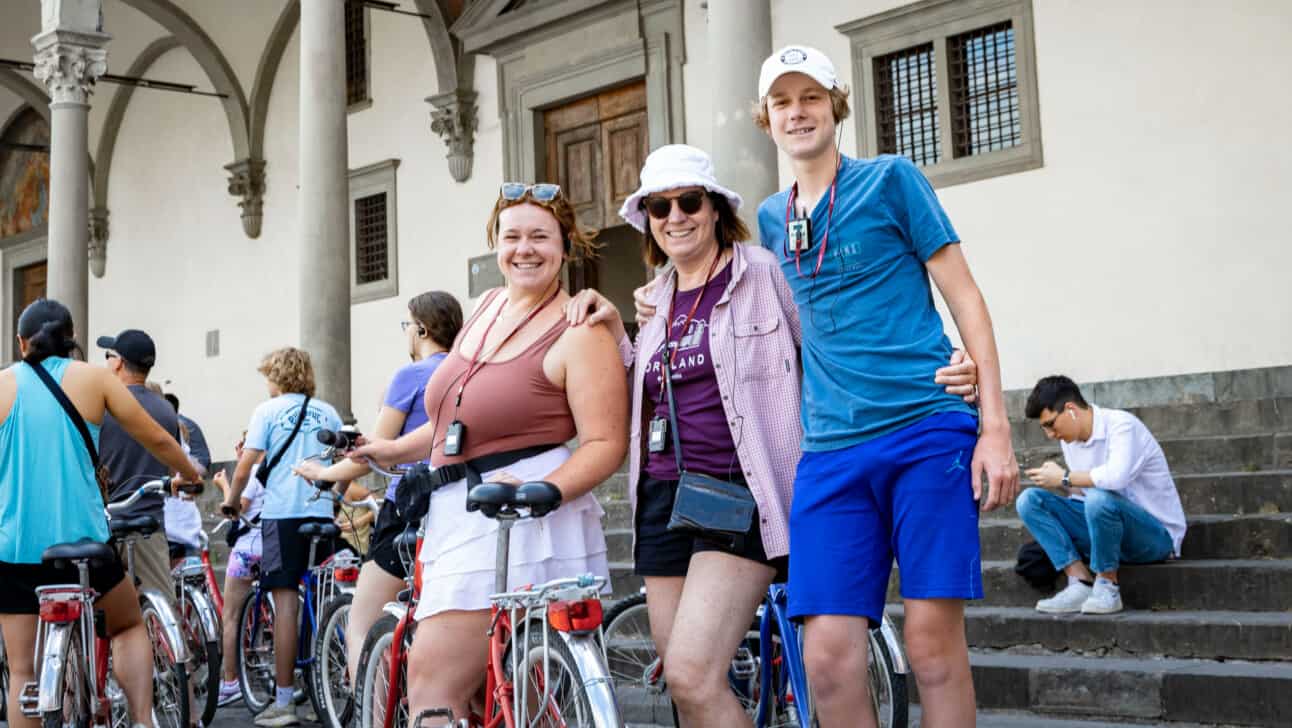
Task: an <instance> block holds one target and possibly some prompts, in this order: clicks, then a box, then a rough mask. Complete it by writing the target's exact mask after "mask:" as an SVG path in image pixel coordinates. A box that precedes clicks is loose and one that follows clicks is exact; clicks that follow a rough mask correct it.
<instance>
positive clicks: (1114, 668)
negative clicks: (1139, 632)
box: [970, 651, 1292, 726]
mask: <svg viewBox="0 0 1292 728" xmlns="http://www.w3.org/2000/svg"><path fill="white" fill-rule="evenodd" d="M970 662H971V664H972V665H973V675H974V689H975V691H976V693H977V703H978V706H979V708H981V709H987V710H1025V711H1029V712H1032V713H1037V714H1043V715H1049V716H1053V717H1080V718H1087V719H1103V720H1106V721H1107V720H1117V721H1121V720H1135V721H1155V722H1156V721H1192V722H1197V723H1224V724H1227V725H1248V726H1287V725H1288V716H1289V715H1292V665H1289V664H1286V663H1270V662H1265V663H1256V662H1216V661H1211V660H1179V659H1125V658H1116V657H1074V656H1068V655H1050V654H1044V655H1026V654H1013V653H988V652H980V651H973V652H971V654H970ZM1027 725H1031V724H1027Z"/></svg>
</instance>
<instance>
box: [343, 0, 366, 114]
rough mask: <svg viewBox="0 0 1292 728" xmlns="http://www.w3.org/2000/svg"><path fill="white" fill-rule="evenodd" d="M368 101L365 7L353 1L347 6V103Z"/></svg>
mask: <svg viewBox="0 0 1292 728" xmlns="http://www.w3.org/2000/svg"><path fill="white" fill-rule="evenodd" d="M367 100H368V35H367V33H366V32H365V28H364V7H363V3H361V2H354V1H353V0H351V1H350V2H347V3H346V4H345V102H346V104H357V103H360V102H362V101H367Z"/></svg>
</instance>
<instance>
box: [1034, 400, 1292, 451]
mask: <svg viewBox="0 0 1292 728" xmlns="http://www.w3.org/2000/svg"><path fill="white" fill-rule="evenodd" d="M1126 410H1127V411H1128V412H1131V413H1133V414H1134V415H1135V416H1136V417H1138V418H1139V419H1140V421H1141V422H1143V423H1144V425H1145V426H1146V427H1148V430H1149V432H1152V433H1153V436H1154V437H1156V438H1158V439H1159V440H1165V439H1177V438H1184V437H1212V436H1215V435H1251V434H1259V433H1264V432H1292V398H1288V397H1274V398H1266V399H1247V400H1239V401H1235V402H1200V403H1189V404H1169V405H1155V406H1149V407H1129V408H1126ZM1010 414H1011V415H1013V416H1014V417H1016V418H1021V416H1022V409H1021V408H1019V409H1018V410H1017V411H1012V412H1011V413H1010ZM1010 432H1011V433H1012V434H1013V436H1014V447H1015V448H1019V449H1022V448H1029V447H1040V446H1044V445H1046V444H1048V443H1049V439H1048V438H1046V436H1045V433H1044V432H1042V431H1041V427H1040V425H1038V424H1037V422H1036V421H1035V420H1025V419H1011V420H1010Z"/></svg>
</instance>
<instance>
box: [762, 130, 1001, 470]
mask: <svg viewBox="0 0 1292 728" xmlns="http://www.w3.org/2000/svg"><path fill="white" fill-rule="evenodd" d="M788 201H789V190H785V191H783V192H779V193H777V194H775V195H772V196H771V197H769V198H768V199H767V200H765V201H764V202H763V204H762V205H760V206H759V208H758V229H759V238H760V239H761V241H762V244H763V246H764V247H766V248H768V249H769V250H771V251H772V252H773V253H775V254H776V255H777V257H778V258H779V259H780V260H781V268H782V270H783V271H784V272H785V277H786V278H787V279H788V280H789V284H790V287H791V288H792V289H793V291H794V301H795V303H797V304H798V308H799V319H800V320H801V322H802V325H803V409H802V418H803V449H804V450H808V451H817V452H819V451H828V450H837V449H840V448H844V447H849V446H851V445H855V444H857V443H860V442H864V441H866V440H869V439H872V438H875V437H879V436H881V435H884V434H887V433H889V432H893V431H895V430H899V429H901V428H903V427H905V426H907V425H910V424H913V423H915V422H918V421H919V420H921V419H924V418H925V417H928V416H929V415H931V414H934V413H938V412H956V411H958V412H966V413H969V414H976V411H975V410H974V409H973V408H972V407H971V406H969V405H968V404H965V402H964V400H962V399H961V398H959V397H956V396H954V395H951V394H947V393H946V391H945V390H944V389H943V388H942V385H940V384H937V383H935V382H934V381H933V375H934V372H935V371H937V369H938V368H939V367H943V366H946V364H947V362H948V361H949V360H950V358H951V351H952V347H951V342H950V341H949V340H948V339H947V337H946V334H945V333H944V332H943V329H942V319H941V317H940V316H938V312H937V309H936V308H935V307H934V304H933V290H932V288H931V287H930V285H929V276H928V271H927V270H926V269H925V267H924V264H925V262H926V261H927V260H928V259H929V258H930V257H931V256H932V255H933V254H934V253H936V252H937V251H938V250H940V249H941V248H942V247H943V246H945V245H949V244H953V243H959V238H958V236H957V235H956V231H955V229H954V228H952V227H951V221H950V220H949V219H948V218H947V215H946V213H945V212H944V211H943V210H942V206H941V205H940V204H939V203H938V198H937V195H936V194H934V192H933V188H932V187H931V186H930V185H929V183H928V180H926V179H925V178H924V175H923V174H921V173H920V171H919V170H918V169H917V168H916V167H915V165H914V164H912V163H911V161H910V160H908V159H907V158H906V157H901V156H892V155H883V156H879V157H876V158H874V159H851V158H848V157H844V158H843V165H842V167H841V168H840V169H839V175H838V180H837V187H836V194H835V203H834V216H833V221H832V222H830V223H829V227H830V238H829V240H828V242H827V243H826V254H825V258H824V260H823V261H822V264H821V272H820V274H819V275H817V277H816V278H815V279H814V278H812V277H811V275H812V271H813V270H814V269H815V268H816V261H817V255H818V253H820V250H821V239H822V237H824V235H825V231H826V226H827V220H828V218H829V215H828V211H829V206H830V195H829V194H828V193H827V194H825V195H823V196H822V198H821V201H820V202H819V203H818V204H817V206H816V209H814V210H813V211H812V247H811V248H809V249H808V250H806V251H803V252H801V253H800V254H799V258H800V261H799V266H798V267H799V268H801V269H802V271H803V273H802V275H800V274H799V272H798V270H797V269H796V267H795V262H794V252H793V251H787V250H786V240H785V224H786V220H785V208H786V204H787V203H788Z"/></svg>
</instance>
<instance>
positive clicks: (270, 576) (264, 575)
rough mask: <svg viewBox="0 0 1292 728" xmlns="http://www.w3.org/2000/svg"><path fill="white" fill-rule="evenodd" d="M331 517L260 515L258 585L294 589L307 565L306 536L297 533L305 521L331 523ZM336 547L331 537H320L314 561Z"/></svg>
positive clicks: (267, 587)
mask: <svg viewBox="0 0 1292 728" xmlns="http://www.w3.org/2000/svg"><path fill="white" fill-rule="evenodd" d="M331 522H332V519H331V518H262V519H260V536H261V543H262V545H263V548H262V552H261V553H262V555H261V557H260V586H261V588H264V589H295V588H296V585H297V584H299V583H300V582H301V577H302V576H304V575H305V572H306V571H307V570H308V569H309V567H310V563H309V558H310V539H309V537H307V536H302V535H301V534H300V529H301V526H303V525H304V524H306V523H331ZM334 551H336V541H335V539H326V538H325V539H322V540H320V541H319V545H318V548H317V549H315V550H314V563H315V564H316V565H317V564H318V563H319V562H321V561H323V559H326V558H327V557H329V556H331V555H332V553H333V552H334Z"/></svg>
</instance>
